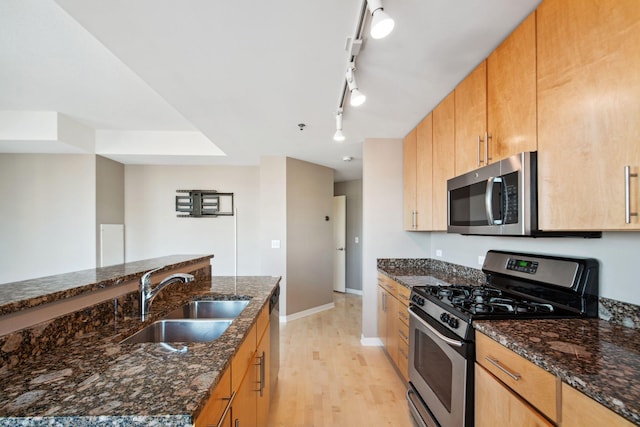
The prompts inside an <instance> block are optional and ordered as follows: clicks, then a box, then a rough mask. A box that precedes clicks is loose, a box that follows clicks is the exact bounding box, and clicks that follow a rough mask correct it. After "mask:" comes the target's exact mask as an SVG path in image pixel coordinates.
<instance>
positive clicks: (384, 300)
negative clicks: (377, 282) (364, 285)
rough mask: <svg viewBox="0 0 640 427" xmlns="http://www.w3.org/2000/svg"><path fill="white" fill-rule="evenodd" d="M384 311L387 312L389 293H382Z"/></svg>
mask: <svg viewBox="0 0 640 427" xmlns="http://www.w3.org/2000/svg"><path fill="white" fill-rule="evenodd" d="M382 311H384V312H385V313H386V312H387V293H386V292H384V293H383V294H382Z"/></svg>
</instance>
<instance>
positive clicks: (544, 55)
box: [537, 0, 640, 230]
mask: <svg viewBox="0 0 640 427" xmlns="http://www.w3.org/2000/svg"><path fill="white" fill-rule="evenodd" d="M639 23H640V2H638V1H637V0H600V1H597V2H593V1H590V2H584V1H582V0H545V1H544V2H543V3H542V4H541V5H540V6H539V8H538V25H537V50H538V190H539V191H538V198H539V199H538V210H539V226H540V228H541V229H548V230H553V229H565V230H572V229H587V230H638V229H640V220H639V218H638V216H636V215H634V214H635V213H637V212H638V208H639V203H638V198H639V196H640V183H639V182H638V173H639V172H640V121H639V120H638V118H640V72H638V70H639V69H640V48H639V46H640V25H639Z"/></svg>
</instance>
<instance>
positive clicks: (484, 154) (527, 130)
mask: <svg viewBox="0 0 640 427" xmlns="http://www.w3.org/2000/svg"><path fill="white" fill-rule="evenodd" d="M454 92H455V175H460V174H463V173H466V172H469V171H472V170H474V169H477V168H479V167H482V166H486V165H487V164H489V163H492V162H495V161H498V160H501V159H504V158H505V157H509V156H511V155H513V154H517V153H519V152H521V151H535V150H536V149H537V132H536V126H537V116H536V15H535V12H534V13H532V14H531V15H530V16H529V17H528V18H527V19H525V20H524V21H523V22H522V23H521V24H520V26H518V28H516V29H515V30H514V31H513V33H511V35H509V37H507V38H506V39H505V40H504V41H503V42H502V44H500V46H498V47H497V48H496V50H494V51H493V52H492V53H491V54H490V55H489V57H488V58H487V59H486V60H485V61H483V62H481V63H480V64H479V65H478V66H477V67H476V69H475V70H473V71H472V72H471V73H470V74H469V75H468V76H467V77H466V78H465V79H464V80H463V81H462V82H460V84H459V85H458V86H457V87H456V89H455V91H454Z"/></svg>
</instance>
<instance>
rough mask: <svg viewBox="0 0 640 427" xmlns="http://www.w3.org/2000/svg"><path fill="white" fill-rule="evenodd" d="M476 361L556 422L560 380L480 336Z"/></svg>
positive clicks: (477, 339) (477, 335)
mask: <svg viewBox="0 0 640 427" xmlns="http://www.w3.org/2000/svg"><path fill="white" fill-rule="evenodd" d="M476 361H477V362H478V363H479V364H480V365H482V366H483V367H484V368H485V369H487V371H489V372H491V373H492V374H493V375H495V376H496V377H497V378H499V379H500V380H501V381H502V382H503V383H504V384H505V385H507V386H508V387H510V388H511V389H512V390H513V391H515V392H516V393H518V394H519V395H520V396H521V397H522V398H523V399H525V400H526V401H528V402H529V403H531V405H533V406H534V407H536V408H537V409H538V410H539V411H540V412H542V413H543V414H545V415H546V416H547V417H549V418H550V419H551V420H553V421H557V420H558V414H557V396H558V388H559V386H560V380H559V379H558V378H557V377H555V376H553V375H551V374H550V373H548V372H547V371H545V370H544V369H542V368H539V367H538V366H536V365H534V364H533V363H531V362H529V361H528V360H526V359H524V358H523V357H521V356H519V355H517V354H516V353H514V352H513V351H511V350H509V349H508V348H506V347H504V346H502V345H500V344H499V343H497V342H496V341H494V340H492V339H491V338H489V337H487V336H486V335H483V334H481V333H477V334H476Z"/></svg>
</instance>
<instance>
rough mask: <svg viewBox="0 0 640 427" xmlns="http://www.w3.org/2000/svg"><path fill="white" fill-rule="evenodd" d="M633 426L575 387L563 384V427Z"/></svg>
mask: <svg viewBox="0 0 640 427" xmlns="http://www.w3.org/2000/svg"><path fill="white" fill-rule="evenodd" d="M633 425H634V424H633V423H631V422H629V421H627V420H625V419H624V418H622V417H621V416H620V415H618V414H616V413H614V412H613V411H611V410H610V409H608V408H606V407H604V406H603V405H601V404H599V403H598V402H596V401H595V400H592V399H590V398H589V397H587V396H585V395H584V394H582V393H580V392H579V391H578V390H576V389H574V388H573V387H571V386H568V385H567V384H562V427H602V426H617V427H631V426H633Z"/></svg>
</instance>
